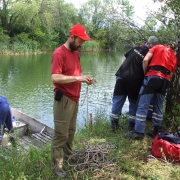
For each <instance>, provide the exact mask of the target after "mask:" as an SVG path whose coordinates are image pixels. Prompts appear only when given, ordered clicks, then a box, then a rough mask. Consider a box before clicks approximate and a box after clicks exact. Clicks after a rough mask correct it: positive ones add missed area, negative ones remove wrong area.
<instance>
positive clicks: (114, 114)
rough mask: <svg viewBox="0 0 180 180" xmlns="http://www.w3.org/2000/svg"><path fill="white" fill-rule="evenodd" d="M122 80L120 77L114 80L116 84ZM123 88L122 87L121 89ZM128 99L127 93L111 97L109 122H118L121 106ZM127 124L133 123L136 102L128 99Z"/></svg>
mask: <svg viewBox="0 0 180 180" xmlns="http://www.w3.org/2000/svg"><path fill="white" fill-rule="evenodd" d="M119 79H122V78H121V77H117V78H116V82H117V81H118V80H119ZM123 88H124V87H123ZM127 97H128V93H124V95H113V98H112V101H113V104H112V109H111V115H110V120H115V121H118V120H119V117H120V115H121V113H122V108H123V105H124V103H125V101H126V98H127ZM128 100H129V122H130V123H135V115H136V109H137V106H136V101H135V100H133V99H131V98H129V97H128Z"/></svg>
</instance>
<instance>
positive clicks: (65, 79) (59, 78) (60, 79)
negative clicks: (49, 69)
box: [51, 74, 96, 85]
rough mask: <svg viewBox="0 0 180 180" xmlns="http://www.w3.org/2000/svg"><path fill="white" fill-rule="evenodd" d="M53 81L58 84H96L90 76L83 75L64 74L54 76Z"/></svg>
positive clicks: (52, 76)
mask: <svg viewBox="0 0 180 180" xmlns="http://www.w3.org/2000/svg"><path fill="white" fill-rule="evenodd" d="M51 80H52V82H53V83H57V84H67V83H71V82H75V81H80V82H85V83H86V84H88V85H90V84H93V83H95V82H96V80H94V79H92V78H91V77H90V76H86V75H81V76H66V75H63V74H52V75H51Z"/></svg>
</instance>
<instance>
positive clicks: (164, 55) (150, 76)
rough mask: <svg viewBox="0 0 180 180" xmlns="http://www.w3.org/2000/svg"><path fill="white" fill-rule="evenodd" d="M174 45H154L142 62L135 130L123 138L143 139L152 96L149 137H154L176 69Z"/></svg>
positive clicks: (171, 43) (161, 118)
mask: <svg viewBox="0 0 180 180" xmlns="http://www.w3.org/2000/svg"><path fill="white" fill-rule="evenodd" d="M175 49H176V43H175V42H170V43H168V44H167V45H156V46H154V47H153V48H152V49H150V50H149V52H148V53H147V55H146V56H145V58H144V60H143V71H144V74H145V79H144V82H143V86H142V87H141V90H140V92H139V102H138V109H137V111H136V120H135V128H134V131H133V132H131V133H127V134H126V135H125V137H130V138H133V139H141V138H143V137H144V132H145V126H146V115H147V111H148V107H149V104H150V101H151V99H152V97H153V96H154V111H153V114H152V123H153V126H154V130H153V131H152V133H150V135H151V136H152V137H154V136H156V135H157V133H158V131H159V130H160V129H161V125H162V121H163V102H164V99H165V94H166V89H167V88H168V85H169V82H170V79H171V77H172V75H173V73H174V72H175V70H176V67H177V62H178V61H177V57H176V55H175V53H174V51H175Z"/></svg>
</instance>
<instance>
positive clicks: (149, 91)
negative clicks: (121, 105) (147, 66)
mask: <svg viewBox="0 0 180 180" xmlns="http://www.w3.org/2000/svg"><path fill="white" fill-rule="evenodd" d="M168 85H169V81H168V80H166V79H162V78H161V77H158V76H148V77H146V78H145V79H144V85H143V86H142V87H141V90H140V94H139V102H138V108H137V112H136V124H135V131H136V132H139V133H144V132H145V128H146V116H147V112H148V108H149V105H150V102H151V99H152V98H153V97H154V111H153V113H152V123H153V126H161V125H162V121H163V102H164V99H165V93H166V89H167V87H168Z"/></svg>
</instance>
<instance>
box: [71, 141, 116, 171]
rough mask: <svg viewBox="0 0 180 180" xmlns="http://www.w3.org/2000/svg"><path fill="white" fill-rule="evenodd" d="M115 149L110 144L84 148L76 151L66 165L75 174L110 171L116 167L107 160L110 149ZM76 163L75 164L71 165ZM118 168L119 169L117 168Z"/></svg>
mask: <svg viewBox="0 0 180 180" xmlns="http://www.w3.org/2000/svg"><path fill="white" fill-rule="evenodd" d="M113 148H116V147H115V146H113V145H111V144H101V145H95V146H85V148H84V149H80V150H78V151H76V153H75V154H74V155H73V156H71V157H70V158H69V159H68V165H69V166H71V167H73V168H74V171H76V172H84V171H88V170H92V171H93V172H97V171H100V170H104V169H106V171H107V170H108V171H110V170H112V169H111V167H113V170H114V167H118V165H116V164H115V163H113V161H112V160H111V161H110V160H109V159H108V155H109V153H110V149H113ZM72 161H73V162H76V163H72ZM118 168H119V167H118Z"/></svg>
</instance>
